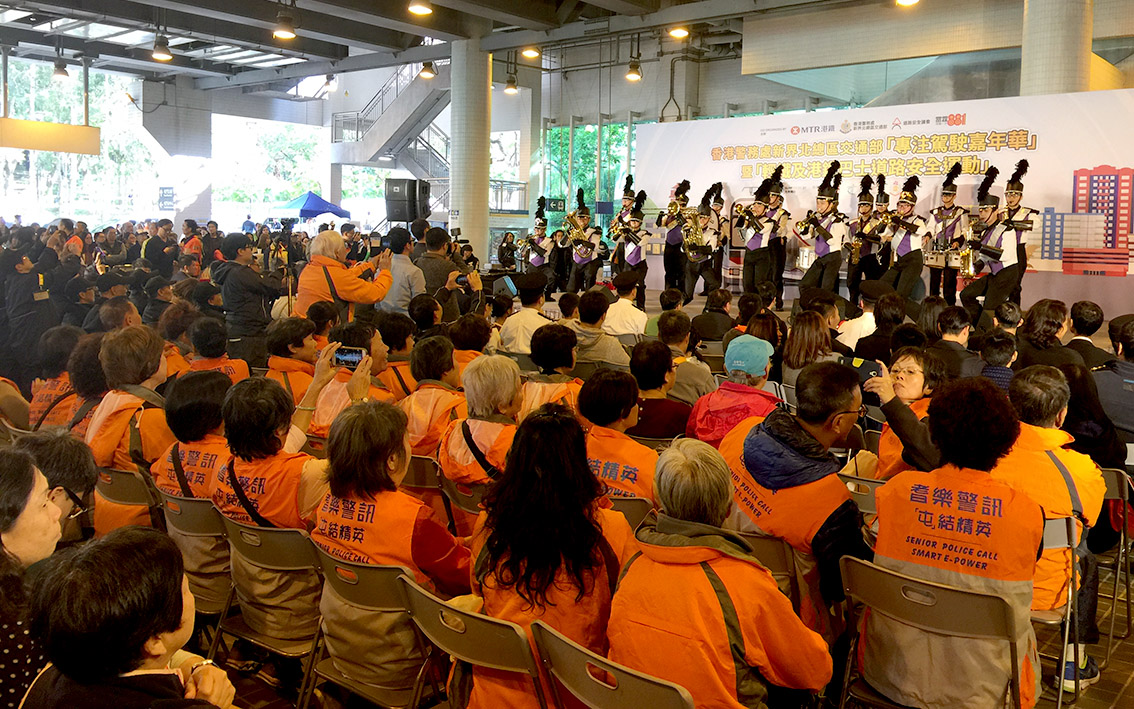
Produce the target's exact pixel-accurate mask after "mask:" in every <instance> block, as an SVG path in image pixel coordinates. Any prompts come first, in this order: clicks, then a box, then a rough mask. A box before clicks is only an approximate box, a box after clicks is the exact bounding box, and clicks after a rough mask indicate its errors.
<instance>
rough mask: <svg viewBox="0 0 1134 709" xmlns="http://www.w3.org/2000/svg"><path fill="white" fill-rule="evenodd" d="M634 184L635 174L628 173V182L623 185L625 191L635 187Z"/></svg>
mask: <svg viewBox="0 0 1134 709" xmlns="http://www.w3.org/2000/svg"><path fill="white" fill-rule="evenodd" d="M633 186H634V176H633V175H627V176H626V184H624V185H622V191H623V192H629V191H630V188H631V187H633Z"/></svg>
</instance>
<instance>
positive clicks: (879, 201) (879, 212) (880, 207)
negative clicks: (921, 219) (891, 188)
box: [874, 173, 893, 280]
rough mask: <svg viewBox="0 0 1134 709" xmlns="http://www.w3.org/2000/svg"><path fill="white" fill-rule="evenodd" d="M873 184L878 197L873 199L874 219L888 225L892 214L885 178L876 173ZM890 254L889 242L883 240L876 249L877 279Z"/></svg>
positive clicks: (884, 267) (889, 259)
mask: <svg viewBox="0 0 1134 709" xmlns="http://www.w3.org/2000/svg"><path fill="white" fill-rule="evenodd" d="M875 182H876V183H877V184H878V195H877V196H876V197H875V198H874V218H875V219H878V220H881V221H882V222H883V223H884V224H888V223H889V219H890V216H891V215H892V214H893V212H891V211H890V194H889V193H888V192H887V191H886V176H885V175H883V174H882V173H878V179H877V180H875ZM891 252H892V249H891V248H890V240H889V239H883V240H882V246H881V248H879V249H878V278H881V277H882V273H883V272H885V271H886V268H887V266H886V264H889V263H890V261H891ZM875 280H877V279H875Z"/></svg>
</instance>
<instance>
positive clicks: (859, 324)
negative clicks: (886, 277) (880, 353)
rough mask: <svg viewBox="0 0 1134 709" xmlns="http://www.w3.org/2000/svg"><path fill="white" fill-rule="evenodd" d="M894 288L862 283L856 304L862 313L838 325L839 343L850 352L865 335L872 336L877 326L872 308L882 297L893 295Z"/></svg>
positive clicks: (876, 283)
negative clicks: (857, 303) (849, 349)
mask: <svg viewBox="0 0 1134 709" xmlns="http://www.w3.org/2000/svg"><path fill="white" fill-rule="evenodd" d="M893 292H894V288H893V287H892V286H890V284H889V283H885V282H883V281H863V282H862V285H860V286H859V292H858V299H859V300H858V302H859V307H860V308H861V309H862V313H861V314H860V315H859V316H858V317H855V318H851V319H850V320H844V321H843V323H842V324H841V325H839V342H842V343H843V344H844V345H846V346H847V347H849V348H851V349H852V350H853V349H855V348H857V347H858V341H859V340H860V339H862V338H864V337H866V336H867V335H870V334H873V332H874V330H875V329H877V326H876V325H875V322H874V306H875V304H876V303H877V302H878V301H879V300H881V298H882V296H884V295H887V294H888V293H893Z"/></svg>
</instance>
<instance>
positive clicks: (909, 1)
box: [895, 0, 918, 7]
mask: <svg viewBox="0 0 1134 709" xmlns="http://www.w3.org/2000/svg"><path fill="white" fill-rule="evenodd" d="M895 2H897V4H898V7H913V6H914V5H916V4H917V3H918V0H895Z"/></svg>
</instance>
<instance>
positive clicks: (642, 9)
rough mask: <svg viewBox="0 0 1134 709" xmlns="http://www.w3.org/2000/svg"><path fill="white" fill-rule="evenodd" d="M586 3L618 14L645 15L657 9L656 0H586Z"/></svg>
mask: <svg viewBox="0 0 1134 709" xmlns="http://www.w3.org/2000/svg"><path fill="white" fill-rule="evenodd" d="M587 4H588V5H594V6H595V7H601V8H602V9H604V10H610V11H611V12H615V13H618V14H619V15H645V14H646V13H647V12H656V11H657V9H658V0H587Z"/></svg>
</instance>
